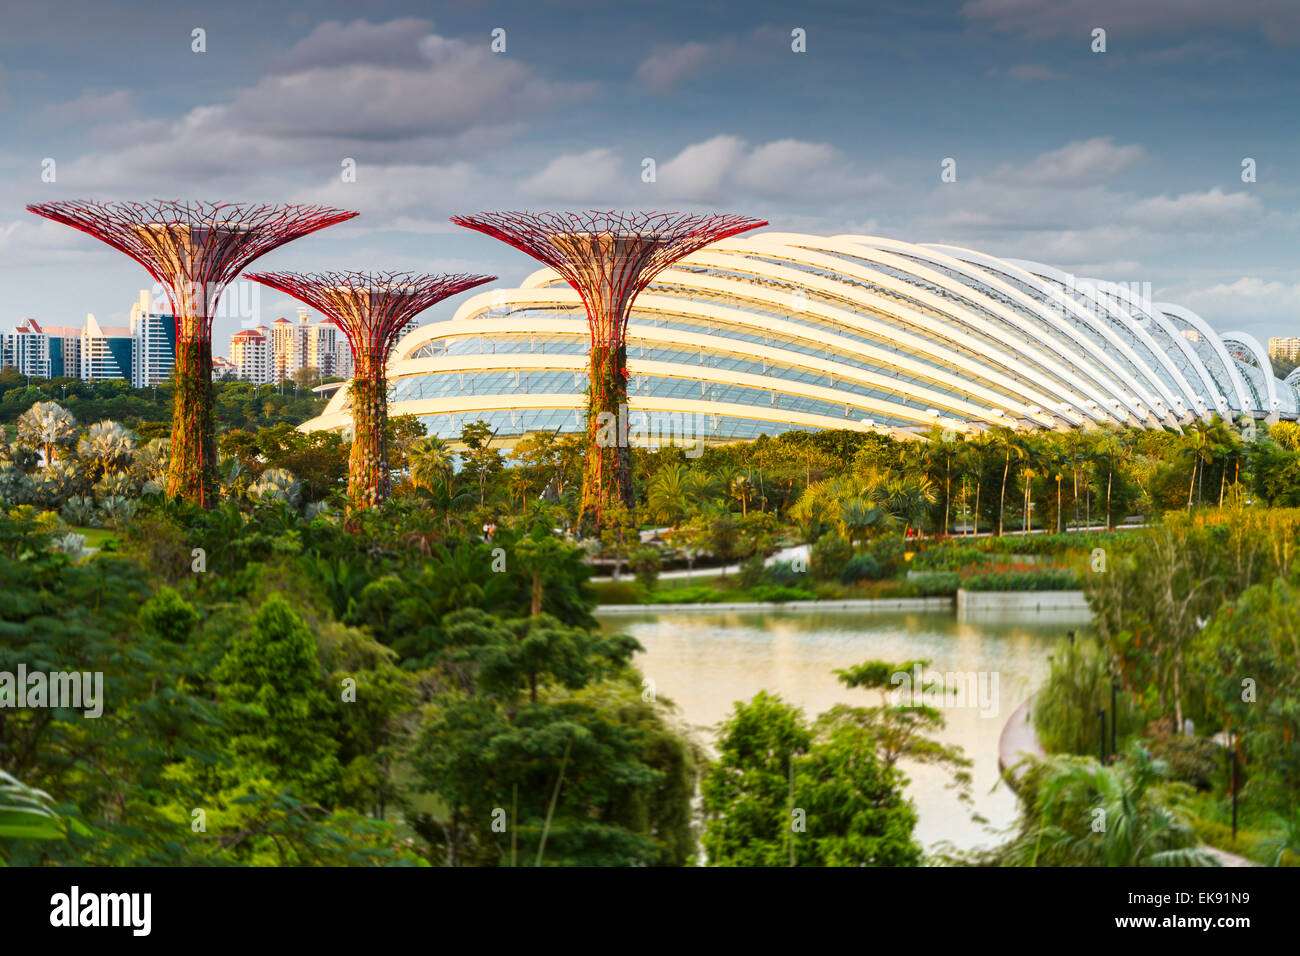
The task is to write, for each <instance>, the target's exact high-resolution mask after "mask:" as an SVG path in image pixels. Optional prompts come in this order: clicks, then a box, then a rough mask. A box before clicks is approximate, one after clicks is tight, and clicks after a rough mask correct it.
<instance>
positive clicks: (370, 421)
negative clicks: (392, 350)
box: [348, 363, 389, 511]
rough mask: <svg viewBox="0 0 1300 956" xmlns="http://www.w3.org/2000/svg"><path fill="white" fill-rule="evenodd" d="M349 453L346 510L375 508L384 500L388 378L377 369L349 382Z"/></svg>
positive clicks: (359, 373) (386, 485)
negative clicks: (350, 398)
mask: <svg viewBox="0 0 1300 956" xmlns="http://www.w3.org/2000/svg"><path fill="white" fill-rule="evenodd" d="M351 394H352V450H351V452H350V453H349V455H348V510H349V511H356V510H365V509H368V508H377V507H379V506H380V505H381V504H382V503H383V502H384V500H385V499H387V498H388V490H389V476H388V436H387V435H386V434H385V432H386V429H385V427H384V426H385V424H386V423H387V420H388V378H387V376H386V375H385V373H384V367H383V364H382V363H379V364H378V370H377V371H375V370H370V371H368V372H366V373H364V374H363V373H362V372H361V371H358V373H357V375H356V377H355V378H353V379H352V386H351Z"/></svg>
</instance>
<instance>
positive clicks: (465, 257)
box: [0, 0, 1300, 349]
mask: <svg viewBox="0 0 1300 956" xmlns="http://www.w3.org/2000/svg"><path fill="white" fill-rule="evenodd" d="M73 22H75V23H76V24H77V26H78V29H77V30H75V31H69V30H66V29H65V27H66V25H67V24H68V23H73ZM0 23H3V29H2V30H0V119H2V120H3V122H4V123H5V124H6V128H7V131H8V133H9V135H8V136H7V137H6V139H5V141H4V143H3V144H0V328H3V329H5V330H8V329H12V328H14V327H15V326H16V325H17V324H18V323H19V322H20V321H21V320H23V319H24V318H28V317H31V318H35V319H36V320H37V321H38V322H40V323H42V324H48V325H71V324H74V323H76V322H77V321H78V320H79V317H81V316H84V315H85V314H86V313H88V312H93V313H95V314H96V315H97V316H99V317H100V321H101V322H103V324H105V325H126V324H127V323H128V318H129V317H128V312H127V310H126V308H125V303H128V302H130V301H131V300H132V298H133V297H134V296H135V294H136V290H138V289H140V288H142V287H148V286H149V285H150V284H151V280H148V279H147V276H146V275H145V273H144V272H143V270H142V269H141V268H140V267H139V266H137V265H135V264H134V263H131V262H130V261H128V260H126V259H124V258H123V257H122V256H120V255H119V254H117V253H115V252H114V251H113V250H111V249H109V248H107V247H104V246H102V245H100V244H98V243H96V242H95V241H94V240H92V239H90V238H89V237H86V236H84V235H80V234H78V233H75V232H73V231H71V230H67V229H64V228H61V227H59V226H57V225H54V224H48V223H45V222H42V221H41V220H39V219H37V217H35V216H32V215H30V214H29V213H27V212H25V210H24V208H23V207H24V205H25V204H26V203H29V202H37V201H47V200H51V199H67V198H81V197H90V198H100V199H118V198H124V199H125V198H136V199H138V198H152V197H154V196H160V197H168V198H170V197H193V198H205V199H210V198H228V199H232V200H243V199H250V200H260V201H286V202H287V201H314V202H326V203H330V204H333V205H337V206H342V207H344V208H348V209H355V210H357V211H359V212H360V213H361V216H360V217H359V218H358V219H357V220H354V221H353V222H350V223H345V224H343V225H340V226H337V227H335V228H332V229H330V230H328V231H327V232H324V233H321V234H319V235H315V236H311V237H308V238H306V239H304V240H302V241H300V242H295V243H293V244H291V245H290V246H287V247H285V248H284V249H282V250H279V251H277V252H275V253H273V254H272V255H270V256H268V257H266V259H265V260H263V261H259V264H258V265H259V268H260V267H266V268H276V269H319V268H383V269H414V270H420V271H476V272H489V271H490V272H495V273H497V274H499V275H500V276H501V277H502V278H501V281H500V283H499V285H500V286H502V287H511V286H515V285H517V284H518V283H519V282H520V281H521V280H522V279H523V278H524V277H525V276H526V275H528V274H529V273H531V272H532V271H533V270H534V267H535V266H534V263H533V262H532V261H531V260H528V259H527V258H526V257H525V256H523V255H522V254H518V253H516V252H514V251H513V250H511V249H509V248H506V247H504V246H501V245H500V244H499V243H495V242H493V241H491V240H490V239H487V238H486V237H481V236H475V235H473V234H469V233H466V232H465V231H463V230H458V229H456V228H455V227H453V226H451V225H450V224H449V223H448V222H447V217H448V216H449V215H452V214H456V213H467V212H476V211H478V210H480V209H493V208H533V209H538V208H559V209H563V208H589V207H603V208H646V209H648V208H669V207H671V208H683V209H691V210H696V209H698V210H722V211H728V212H737V213H743V214H749V215H754V216H760V217H762V218H766V219H769V220H771V222H772V227H771V230H770V231H802V232H812V233H818V234H823V235H834V234H837V233H858V234H868V235H879V236H884V237H890V238H896V239H901V240H907V241H914V242H935V243H949V244H955V245H960V246H966V247H970V248H974V249H978V250H981V251H985V252H988V253H990V254H995V255H998V256H1002V257H1008V258H1017V257H1023V258H1032V259H1037V260H1040V261H1043V262H1046V263H1050V264H1052V265H1054V266H1056V267H1059V268H1060V269H1062V270H1065V271H1068V272H1072V273H1075V274H1078V275H1080V276H1091V277H1098V278H1103V279H1108V280H1114V281H1118V282H1149V283H1151V285H1152V287H1153V290H1154V295H1155V297H1156V298H1157V299H1160V300H1166V301H1176V302H1179V303H1182V304H1184V305H1186V306H1187V307H1189V308H1191V309H1194V310H1196V311H1197V312H1198V313H1199V314H1200V315H1201V316H1202V317H1204V318H1205V319H1206V320H1207V322H1209V323H1210V324H1211V325H1212V326H1213V327H1214V328H1216V329H1219V330H1226V329H1234V328H1236V329H1241V330H1243V331H1246V332H1249V333H1251V334H1253V335H1255V336H1256V337H1257V338H1259V339H1261V340H1266V339H1269V338H1275V337H1287V336H1294V335H1297V334H1300V307H1298V305H1300V262H1298V261H1297V258H1298V257H1297V256H1296V251H1297V242H1296V229H1297V226H1298V225H1300V180H1297V177H1296V175H1295V169H1296V166H1297V161H1298V160H1300V139H1298V138H1297V136H1296V133H1295V129H1294V122H1293V119H1292V117H1293V115H1294V110H1295V104H1296V102H1297V101H1300V95H1298V94H1300V67H1298V66H1297V63H1296V53H1297V44H1298V43H1300V5H1279V4H1271V3H1268V2H1266V0H1240V2H1236V3H1233V4H1223V3H1218V2H1211V0H1181V2H1177V3H1173V2H1166V0H1153V2H1152V3H1148V4H1143V5H1140V6H1139V5H1133V4H1130V3H1127V2H1122V0H1094V2H1091V3H1087V4H1084V3H1079V2H1073V0H1069V2H1061V3H1053V2H1048V0H1015V2H1012V0H969V2H960V0H952V2H931V3H921V4H914V3H904V2H901V0H899V2H886V3H875V4H870V5H862V4H849V3H821V4H817V5H816V6H813V7H809V8H790V7H788V6H787V5H783V4H775V3H767V2H758V3H752V4H745V5H743V6H741V5H738V4H725V3H709V2H705V3H689V4H687V3H681V2H678V0H664V2H662V3H657V4H655V5H653V6H651V5H644V6H641V5H630V6H629V5H622V6H619V7H609V6H607V5H603V6H597V5H589V4H585V3H581V2H576V0H575V2H569V3H563V4H560V5H546V6H544V7H543V6H534V5H521V4H508V3H493V2H485V3H480V4H473V5H466V6H463V7H455V8H449V9H445V10H439V11H438V12H437V13H436V15H435V16H434V17H433V19H430V18H429V15H428V10H427V6H426V5H422V4H417V3H414V2H383V3H379V4H377V5H374V6H370V7H368V8H366V11H365V15H364V17H354V16H352V15H351V14H350V13H349V14H347V15H343V16H341V15H340V13H339V8H338V7H337V5H336V4H333V3H327V2H321V0H317V2H312V0H309V2H307V3H305V4H302V5H298V6H296V7H295V8H294V9H293V10H287V9H277V8H272V9H267V8H265V7H263V6H261V5H254V4H251V3H247V2H234V3H232V4H228V5H225V6H223V7H220V8H214V7H209V6H204V5H199V4H181V5H179V6H171V7H168V8H165V9H157V8H151V7H149V6H145V5H141V4H133V3H126V2H122V3H104V4H96V5H93V6H90V7H85V6H84V5H82V4H80V3H73V2H66V0H51V2H47V3H44V4H40V5H28V4H18V3H15V2H11V0H3V2H2V3H0ZM1097 28H1101V29H1104V30H1105V31H1106V33H1105V41H1106V50H1105V52H1104V53H1103V52H1093V47H1094V46H1095V45H1096V40H1095V39H1094V31H1095V30H1096V29H1097ZM195 30H201V31H203V32H202V34H201V37H202V41H203V43H202V45H203V46H204V48H205V52H194V50H193V48H194V46H195V45H197V42H198V41H197V40H196V35H195V33H194V31H195ZM502 31H503V32H502ZM494 44H495V50H494ZM503 45H504V49H503V50H502V46H503ZM800 46H802V49H803V52H796V51H795V49H794V48H797V47H800ZM497 51H500V52H497ZM945 160H952V161H953V163H952V164H951V168H952V169H953V170H954V171H955V181H953V182H944V181H943V180H942V178H941V174H942V172H943V169H944V161H945ZM47 161H53V164H52V165H50V164H49V163H47ZM647 161H651V162H647ZM353 164H354V165H353ZM353 169H355V181H344V180H345V178H351V177H350V173H351V172H352V170H353ZM651 169H653V173H654V175H653V181H652V182H647V181H646V180H647V179H648V178H651V177H650V176H649V171H650V170H651ZM49 171H52V172H53V174H54V181H53V182H47V181H43V173H46V174H48V172H49ZM46 178H48V175H47V176H46ZM950 178H951V177H950ZM1251 179H1253V181H1247V180H1251ZM244 285H251V283H244V282H243V281H242V280H241V281H240V282H239V283H237V285H236V287H232V290H231V294H232V295H239V294H245V293H243V292H242V287H243V286H244ZM460 301H463V299H456V300H453V301H451V302H449V303H445V304H443V305H442V306H439V307H437V308H436V309H434V310H433V311H431V312H430V313H429V314H428V315H427V316H426V318H427V319H428V320H430V321H432V320H436V319H439V318H446V317H449V316H450V315H451V313H452V311H453V310H454V308H455V307H456V306H457V305H458V304H459V303H460ZM235 311H236V313H237V312H238V310H235ZM295 314H296V305H295V304H294V302H293V300H290V299H289V298H288V297H284V296H279V295H276V294H275V293H270V292H269V291H268V292H266V293H265V294H263V295H262V297H261V300H260V310H259V315H258V316H257V317H255V318H254V319H252V321H253V322H254V324H256V323H257V322H261V323H267V322H269V321H271V320H273V319H275V318H276V317H278V316H280V315H285V316H290V317H291V316H293V315H295ZM248 321H250V318H249V317H247V316H245V317H242V320H241V317H240V316H239V315H238V314H229V315H224V316H222V317H220V318H218V320H217V322H216V326H215V329H214V339H215V341H216V342H218V343H225V342H228V341H229V338H230V336H231V335H232V334H234V333H235V332H237V331H239V329H240V328H241V327H244V324H245V323H247V322H248ZM220 347H221V346H220V345H219V349H220Z"/></svg>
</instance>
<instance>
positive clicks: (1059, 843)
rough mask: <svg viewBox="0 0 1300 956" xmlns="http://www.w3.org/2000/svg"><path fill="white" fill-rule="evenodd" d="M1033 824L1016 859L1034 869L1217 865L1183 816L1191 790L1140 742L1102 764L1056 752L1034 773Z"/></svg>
mask: <svg viewBox="0 0 1300 956" xmlns="http://www.w3.org/2000/svg"><path fill="white" fill-rule="evenodd" d="M1031 773H1032V775H1033V777H1034V778H1035V784H1036V785H1035V786H1034V787H1033V796H1032V805H1031V806H1030V807H1029V808H1028V818H1029V820H1030V821H1031V822H1030V825H1029V827H1028V829H1027V830H1026V832H1025V833H1024V834H1023V835H1022V836H1021V838H1020V839H1019V840H1017V841H1016V843H1015V844H1013V846H1012V849H1011V859H1012V861H1013V862H1015V863H1018V864H1020V865H1027V866H1037V865H1038V862H1039V860H1040V859H1041V860H1044V861H1045V862H1050V863H1051V864H1054V865H1058V866H1214V865H1215V860H1214V858H1213V857H1212V856H1211V855H1210V854H1209V853H1207V852H1206V851H1205V850H1202V849H1199V848H1198V847H1197V845H1196V835H1195V833H1194V832H1193V830H1192V827H1191V825H1190V823H1188V817H1187V815H1186V801H1187V795H1188V788H1187V786H1186V785H1185V784H1179V783H1171V782H1169V780H1168V777H1169V767H1168V765H1167V764H1166V763H1165V762H1164V761H1163V760H1157V759H1154V758H1153V757H1152V756H1151V754H1150V753H1149V752H1147V750H1146V749H1145V748H1143V747H1142V746H1141V745H1140V744H1136V743H1135V744H1134V745H1133V746H1132V747H1130V748H1129V749H1128V751H1126V752H1125V754H1124V757H1123V759H1122V760H1119V761H1117V762H1116V763H1113V764H1110V765H1103V764H1101V763H1099V762H1098V761H1096V760H1094V759H1092V758H1090V757H1075V756H1062V755H1055V756H1051V757H1048V758H1046V759H1045V760H1044V761H1042V762H1041V763H1040V764H1039V765H1038V766H1036V767H1035V768H1034V770H1033V771H1032V772H1031Z"/></svg>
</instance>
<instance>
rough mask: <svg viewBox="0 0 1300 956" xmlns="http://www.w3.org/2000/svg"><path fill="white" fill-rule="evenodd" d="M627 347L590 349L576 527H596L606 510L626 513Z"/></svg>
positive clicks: (628, 488) (630, 502) (628, 483)
mask: <svg viewBox="0 0 1300 956" xmlns="http://www.w3.org/2000/svg"><path fill="white" fill-rule="evenodd" d="M627 379H628V372H627V345H626V343H619V344H618V345H614V346H604V345H592V347H591V365H590V386H589V388H588V391H587V448H588V451H587V459H586V466H585V468H584V469H583V476H582V511H581V514H580V516H579V522H578V523H579V526H580V527H582V528H584V529H585V530H587V531H591V530H594V529H596V528H598V527H599V525H600V519H601V517H602V516H603V515H604V514H605V513H606V512H607V511H609V510H610V508H611V506H614V505H619V504H621V505H622V506H623V507H624V508H626V509H628V510H629V511H631V510H632V508H633V506H634V505H635V499H634V498H633V493H632V449H631V448H630V447H628V442H627V434H626V432H625V431H624V425H625V424H626V422H627Z"/></svg>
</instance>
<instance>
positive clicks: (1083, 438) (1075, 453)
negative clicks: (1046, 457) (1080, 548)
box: [1065, 429, 1088, 531]
mask: <svg viewBox="0 0 1300 956" xmlns="http://www.w3.org/2000/svg"><path fill="white" fill-rule="evenodd" d="M1087 444H1088V436H1087V435H1086V434H1085V433H1084V432H1082V431H1080V430H1079V429H1075V430H1073V431H1071V432H1070V434H1069V435H1067V436H1066V439H1065V451H1066V455H1067V456H1068V458H1069V462H1070V477H1071V480H1072V482H1073V490H1072V491H1071V493H1070V494H1071V498H1072V499H1073V500H1074V530H1075V531H1078V530H1079V462H1080V461H1082V460H1083V458H1084V451H1085V449H1086V447H1087Z"/></svg>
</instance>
